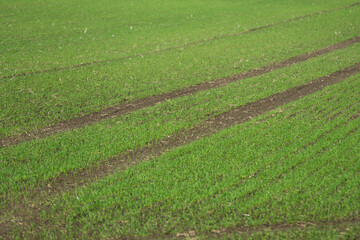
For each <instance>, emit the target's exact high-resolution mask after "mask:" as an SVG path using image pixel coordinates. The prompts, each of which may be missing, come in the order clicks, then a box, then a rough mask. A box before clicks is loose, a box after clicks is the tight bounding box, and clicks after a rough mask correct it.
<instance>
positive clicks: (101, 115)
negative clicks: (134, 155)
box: [0, 36, 360, 148]
mask: <svg viewBox="0 0 360 240" xmlns="http://www.w3.org/2000/svg"><path fill="white" fill-rule="evenodd" d="M359 41H360V36H358V37H355V38H351V39H349V40H346V41H344V42H340V43H337V44H334V45H331V46H328V47H325V48H322V49H319V50H316V51H314V52H309V53H305V54H303V55H299V56H295V57H293V58H290V59H287V60H285V61H282V62H280V63H273V64H271V65H268V66H264V67H261V68H257V69H252V70H250V71H247V72H244V73H240V74H238V75H235V76H230V77H226V78H220V79H216V80H213V81H209V82H205V83H201V84H197V85H193V86H189V87H186V88H183V89H179V90H176V91H173V92H169V93H163V94H159V95H154V96H150V97H146V98H143V99H140V100H137V101H134V102H129V103H124V104H121V105H117V106H114V107H110V108H107V109H104V110H102V111H99V112H95V113H92V114H89V115H84V116H82V117H78V118H74V119H70V120H67V121H63V122H59V123H56V124H54V125H51V126H48V127H45V128H42V129H38V130H35V131H33V132H30V133H29V132H25V133H22V134H19V135H15V136H9V137H5V138H2V139H0V148H1V147H4V146H11V145H15V144H18V143H20V142H23V141H28V140H32V139H38V138H44V137H46V136H49V135H53V134H55V133H58V132H63V131H67V130H72V129H77V128H82V127H84V126H86V125H90V124H94V123H96V122H99V121H101V120H104V119H108V118H113V117H116V116H120V115H123V114H126V113H129V112H133V111H136V110H139V109H142V108H145V107H149V106H154V105H155V104H157V103H161V102H164V101H167V100H170V99H175V98H179V97H183V96H186V95H191V94H194V93H197V92H200V91H206V90H209V89H212V88H218V87H221V86H224V85H227V84H229V83H232V82H236V81H240V80H243V79H247V78H251V77H255V76H259V75H262V74H265V73H268V72H271V71H274V70H277V69H281V68H285V67H289V66H291V65H293V64H296V63H300V62H304V61H307V60H309V59H311V58H315V57H318V56H321V55H324V54H327V53H329V52H332V51H335V50H338V49H341V48H345V47H347V46H350V45H352V44H354V43H357V42H359Z"/></svg>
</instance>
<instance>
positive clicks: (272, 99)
mask: <svg viewBox="0 0 360 240" xmlns="http://www.w3.org/2000/svg"><path fill="white" fill-rule="evenodd" d="M359 72H360V63H357V64H355V65H353V66H351V67H348V68H345V69H343V70H340V71H337V72H334V73H332V74H330V75H327V76H324V77H321V78H318V79H316V80H314V81H311V82H309V83H305V84H302V85H300V86H296V87H294V88H291V89H288V90H286V91H283V92H280V93H278V94H275V95H272V96H269V97H267V98H264V99H261V100H258V101H255V102H251V103H248V104H246V105H243V106H240V107H238V108H236V109H233V110H231V111H229V112H226V113H224V114H221V115H219V116H216V117H214V118H213V119H209V120H206V121H205V122H203V123H201V124H199V125H197V126H195V127H193V128H190V129H188V130H186V131H184V132H182V133H178V134H174V135H172V136H168V137H167V138H164V139H162V140H160V141H157V142H151V143H149V144H148V145H147V146H146V147H144V148H142V149H138V150H130V151H128V152H126V153H123V154H121V155H120V156H118V157H114V158H111V159H108V160H106V161H104V162H103V163H102V164H101V165H100V166H98V167H93V168H90V169H84V170H80V171H78V172H75V173H73V174H68V175H62V176H60V177H58V178H56V179H53V180H52V181H49V182H48V183H46V184H45V185H44V187H42V188H41V189H37V190H34V191H33V194H34V195H33V196H30V198H32V197H35V198H36V197H37V198H42V199H44V198H45V197H49V196H51V195H53V194H59V193H61V192H64V191H68V190H72V189H75V188H77V187H80V186H84V185H85V184H87V183H89V182H91V181H95V180H97V179H100V178H103V177H105V176H107V175H109V174H112V173H115V172H117V171H119V170H123V169H126V168H128V167H129V166H131V165H134V164H137V163H139V162H141V161H143V160H149V159H151V158H153V157H155V156H159V155H161V154H162V153H164V152H166V151H169V150H171V149H174V148H176V147H179V146H183V145H186V144H189V143H191V142H193V141H195V140H197V139H200V138H203V137H206V136H209V135H211V134H213V133H216V132H218V131H220V130H221V129H224V128H227V127H230V126H233V125H235V124H241V123H243V122H245V121H248V120H250V119H251V118H253V117H256V116H258V115H260V114H263V113H265V112H267V111H270V110H272V109H275V108H276V107H279V106H281V105H283V104H285V103H288V102H291V101H294V100H296V99H299V98H301V97H303V96H306V95H308V94H311V93H314V92H316V91H319V90H321V89H323V88H324V87H326V86H329V85H332V84H335V83H338V82H341V81H343V80H344V79H346V78H347V77H349V76H352V75H354V74H356V73H359ZM29 200H30V199H27V201H29ZM41 202H42V201H40V205H39V204H35V205H36V206H35V205H34V206H31V207H30V206H13V207H15V208H16V209H19V211H18V214H20V215H21V219H22V220H23V224H25V225H27V226H28V225H30V223H34V222H36V221H37V219H38V214H39V213H40V212H41V211H42V210H44V209H43V208H44V206H42V204H41ZM21 209H27V210H26V212H28V213H27V214H25V215H24V214H22V212H23V211H22V210H21ZM9 210H10V208H9ZM1 225H2V226H1V227H0V230H1V231H0V232H1V235H3V236H4V234H5V235H6V232H7V231H9V230H10V229H11V225H13V223H9V222H4V223H2V224H1ZM273 228H275V229H276V228H277V229H282V228H287V227H284V226H283V225H279V226H273ZM236 229H237V228H236ZM241 229H242V228H239V229H237V230H236V231H241ZM246 229H250V228H246ZM231 231H235V230H229V229H227V230H226V231H225V232H226V233H229V232H231Z"/></svg>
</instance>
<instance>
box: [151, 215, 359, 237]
mask: <svg viewBox="0 0 360 240" xmlns="http://www.w3.org/2000/svg"><path fill="white" fill-rule="evenodd" d="M359 221H360V219H357V218H355V219H342V220H333V221H318V222H297V223H294V224H277V225H261V226H258V227H247V226H239V227H231V228H226V229H219V230H212V231H211V232H208V233H204V234H201V235H202V236H204V235H205V236H208V237H209V238H224V237H226V236H228V237H231V236H232V235H244V236H249V235H253V234H256V233H260V232H263V231H291V230H302V229H303V230H305V229H306V228H317V229H326V228H335V229H339V228H340V229H342V228H346V227H347V226H346V225H355V224H358V223H359ZM345 232H346V231H345ZM191 233H192V235H193V236H190V235H189V233H183V234H177V235H175V236H160V235H159V236H156V238H157V239H158V238H164V237H165V238H174V237H178V238H186V237H195V236H196V235H197V234H196V233H195V232H191ZM149 239H150V238H149Z"/></svg>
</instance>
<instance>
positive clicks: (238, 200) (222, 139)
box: [38, 75, 360, 238]
mask: <svg viewBox="0 0 360 240" xmlns="http://www.w3.org/2000/svg"><path fill="white" fill-rule="evenodd" d="M358 79H359V75H356V76H354V77H351V78H349V79H347V80H345V81H344V82H342V83H339V84H336V85H334V86H330V87H327V88H326V89H324V90H323V91H321V92H319V93H315V94H312V95H311V96H307V97H305V98H303V99H300V100H297V101H295V102H293V103H289V104H287V105H286V106H284V108H285V109H286V110H285V111H283V112H281V113H280V112H279V109H276V110H274V111H271V112H269V113H268V114H266V115H264V116H259V117H256V118H254V119H253V120H252V121H250V122H247V123H244V124H242V125H237V126H234V127H231V128H228V129H225V130H223V131H221V132H219V133H217V134H215V135H213V136H210V137H207V138H204V139H201V140H199V141H196V142H193V143H191V144H189V145H187V146H184V147H181V148H178V149H176V150H174V151H171V152H167V153H165V154H163V155H162V156H160V157H159V158H156V159H154V160H152V161H150V162H143V163H141V164H139V165H138V166H134V167H132V168H130V169H128V170H126V171H124V172H119V173H117V174H115V175H112V176H109V177H107V178H106V179H104V180H101V181H98V182H94V183H93V184H91V185H90V186H88V187H86V188H81V189H78V190H76V191H75V192H69V193H66V194H64V195H61V196H59V197H57V198H55V199H51V200H49V202H48V203H47V204H48V207H49V209H48V212H47V215H44V216H41V218H42V220H41V221H40V223H39V224H41V222H43V223H44V224H45V225H43V227H44V226H46V228H44V229H47V230H45V232H43V233H41V232H38V233H39V234H40V236H41V235H42V234H44V235H45V234H49V235H53V236H55V235H54V234H60V235H61V234H63V233H62V232H61V231H64V233H66V235H67V236H70V237H80V236H82V234H84V233H85V232H86V233H87V234H88V233H89V232H91V233H92V234H93V235H92V236H91V237H94V238H109V237H116V236H117V237H119V236H135V235H137V236H145V235H148V234H152V233H157V234H159V233H171V234H176V233H181V232H187V231H189V230H194V231H196V232H199V233H202V232H208V231H210V230H211V229H219V228H224V227H230V226H234V225H236V224H239V223H241V224H245V225H246V226H255V227H256V226H258V225H263V224H277V223H282V224H283V223H286V224H291V223H295V222H296V221H319V220H328V219H330V220H337V219H342V218H348V217H350V218H351V217H358V216H359V212H358V209H359V204H358V202H357V200H358V195H359V192H358V191H357V190H356V187H355V186H357V185H358V184H359V178H357V177H356V176H357V174H358V172H359V170H360V169H359V166H358V165H357V164H356V163H357V161H358V160H357V159H358V158H359V157H360V148H359V145H358V141H359V140H360V139H359V135H358V133H359V124H360V118H359V117H357V118H356V117H354V116H356V115H355V114H356V113H359V111H360V108H359V105H358V98H356V97H355V96H358V93H359V89H360V85H359V82H358ZM308 108H313V109H314V111H310V112H309V109H308ZM301 109H307V110H306V111H303V112H302V111H300V112H299V110H301ZM294 113H296V114H297V115H293V114H294ZM273 114H276V115H275V116H274V117H272V118H269V117H270V116H272V115H273ZM261 120H264V121H261ZM258 151H260V152H258ZM345 180H346V181H345ZM354 189H355V190H354ZM350 190H352V191H350ZM312 196H315V197H312ZM51 222H53V223H54V225H52V226H53V228H51V226H49V225H48V224H49V223H51ZM65 223H66V224H65ZM41 226H42V225H41ZM75 226H76V227H75ZM79 226H80V228H79ZM95 229H96V231H94V230H95Z"/></svg>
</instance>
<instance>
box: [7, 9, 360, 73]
mask: <svg viewBox="0 0 360 240" xmlns="http://www.w3.org/2000/svg"><path fill="white" fill-rule="evenodd" d="M357 5H360V2H356V3H353V4H350V5H346V6H343V7H338V8H334V9H329V10H324V11H320V12H314V13H310V14H306V15H303V16H299V17H295V18H291V19H287V20H283V21H279V22H276V23H272V24H268V25H265V26H260V27H256V28H251V29H249V30H245V31H242V32H236V33H230V34H225V35H221V36H217V37H212V38H207V39H203V40H199V41H194V42H189V43H185V44H181V45H176V46H172V47H167V48H163V49H159V50H153V51H149V52H146V53H142V54H134V55H130V56H124V57H119V58H112V59H104V60H94V61H91V62H84V63H79V64H74V65H70V66H62V67H54V68H48V69H41V70H37V71H32V72H22V73H16V74H12V75H7V76H0V79H9V78H14V77H21V76H29V75H35V74H40V73H45V72H56V71H61V70H66V69H72V68H79V67H84V66H90V65H94V64H101V63H109V62H116V61H121V60H124V59H128V58H135V57H143V56H147V55H151V54H156V53H160V52H165V51H169V50H172V49H177V48H183V47H187V46H191V45H196V44H200V43H204V42H210V41H214V40H218V39H223V38H227V37H233V36H238V35H243V34H247V33H251V32H255V31H259V30H262V29H266V28H270V27H273V26H276V25H280V24H284V23H290V22H294V21H298V20H301V19H304V18H309V17H312V16H315V15H319V14H323V13H330V12H334V11H337V10H341V9H346V8H352V7H355V6H357ZM15 15H16V14H12V15H6V16H0V18H1V17H10V16H15Z"/></svg>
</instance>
